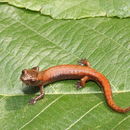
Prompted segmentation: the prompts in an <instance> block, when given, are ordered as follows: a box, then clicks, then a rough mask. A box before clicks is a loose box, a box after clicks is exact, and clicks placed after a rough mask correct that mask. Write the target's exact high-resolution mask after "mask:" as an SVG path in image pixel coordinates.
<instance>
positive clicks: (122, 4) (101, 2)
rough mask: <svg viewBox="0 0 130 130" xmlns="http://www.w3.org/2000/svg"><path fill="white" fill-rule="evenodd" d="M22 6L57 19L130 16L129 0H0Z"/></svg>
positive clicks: (0, 0)
mask: <svg viewBox="0 0 130 130" xmlns="http://www.w3.org/2000/svg"><path fill="white" fill-rule="evenodd" d="M0 2H7V3H9V4H11V5H14V6H16V7H20V8H26V9H30V10H34V11H38V12H40V13H41V14H44V15H49V16H51V17H53V18H55V19H81V18H86V17H96V16H108V17H113V16H116V17H120V18H126V17H130V1H129V0H120V1H119V0H109V1H107V0H94V1H91V0H20V1H19V0H0Z"/></svg>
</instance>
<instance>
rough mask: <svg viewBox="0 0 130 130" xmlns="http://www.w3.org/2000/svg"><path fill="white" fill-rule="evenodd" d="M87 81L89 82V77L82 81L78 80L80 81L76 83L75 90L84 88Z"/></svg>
mask: <svg viewBox="0 0 130 130" xmlns="http://www.w3.org/2000/svg"><path fill="white" fill-rule="evenodd" d="M88 80H90V77H88V76H84V77H83V78H82V79H80V81H78V82H77V84H76V88H77V89H80V88H84V87H85V83H86V82H87V81H88Z"/></svg>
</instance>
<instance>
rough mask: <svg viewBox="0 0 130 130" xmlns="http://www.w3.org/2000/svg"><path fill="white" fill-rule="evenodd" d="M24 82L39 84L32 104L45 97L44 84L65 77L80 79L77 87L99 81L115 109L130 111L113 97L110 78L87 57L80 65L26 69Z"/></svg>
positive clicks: (22, 77)
mask: <svg viewBox="0 0 130 130" xmlns="http://www.w3.org/2000/svg"><path fill="white" fill-rule="evenodd" d="M20 79H21V80H22V82H24V83H25V84H26V85H29V86H38V87H39V88H40V95H39V96H36V97H35V98H33V99H31V100H30V102H29V103H30V104H34V103H36V101H37V100H39V99H41V98H43V97H44V90H43V86H45V85H47V84H49V83H52V82H56V81H59V80H65V79H80V81H79V82H78V83H77V88H78V89H79V88H83V87H84V86H85V83H86V82H88V81H89V80H92V81H95V82H97V83H99V84H100V85H101V86H102V88H103V91H104V95H105V98H106V102H107V104H108V106H109V107H110V108H112V109H113V110H115V111H117V112H120V113H125V112H128V111H130V107H128V108H121V107H119V106H117V105H116V104H115V102H114V101H113V98H112V90H111V86H110V83H109V81H108V79H107V78H106V77H105V76H104V75H103V74H102V73H99V72H97V71H96V70H95V69H93V68H91V66H90V64H89V62H88V61H87V60H86V59H82V60H80V61H79V65H71V64H68V65H57V66H53V67H50V68H48V69H46V70H43V71H39V68H38V67H34V68H32V69H24V70H23V71H22V74H21V76H20Z"/></svg>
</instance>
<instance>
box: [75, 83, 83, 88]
mask: <svg viewBox="0 0 130 130" xmlns="http://www.w3.org/2000/svg"><path fill="white" fill-rule="evenodd" d="M76 88H77V89H81V88H83V86H81V84H80V81H78V82H77V83H76Z"/></svg>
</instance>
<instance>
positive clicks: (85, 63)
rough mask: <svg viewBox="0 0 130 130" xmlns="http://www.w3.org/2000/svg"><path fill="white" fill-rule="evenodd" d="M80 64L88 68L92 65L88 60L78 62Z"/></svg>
mask: <svg viewBox="0 0 130 130" xmlns="http://www.w3.org/2000/svg"><path fill="white" fill-rule="evenodd" d="M78 64H79V65H82V66H83V65H84V66H88V67H90V66H91V65H90V63H89V62H88V60H86V59H81V60H80V61H78Z"/></svg>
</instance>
